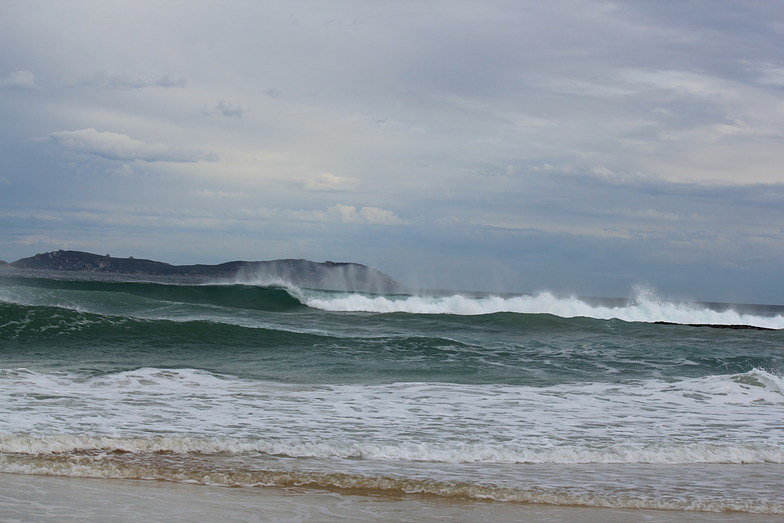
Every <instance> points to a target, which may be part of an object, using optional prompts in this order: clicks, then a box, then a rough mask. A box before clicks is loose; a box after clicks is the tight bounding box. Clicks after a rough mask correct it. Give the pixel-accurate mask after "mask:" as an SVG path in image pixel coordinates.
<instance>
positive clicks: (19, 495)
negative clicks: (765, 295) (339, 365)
mask: <svg viewBox="0 0 784 523" xmlns="http://www.w3.org/2000/svg"><path fill="white" fill-rule="evenodd" d="M0 520H2V521H4V522H9V523H10V522H49V521H52V522H54V521H58V522H65V521H113V522H138V521H164V520H165V521H188V522H202V521H204V522H207V521H224V522H228V521H231V522H241V521H248V522H250V521H280V522H299V521H318V522H333V521H334V522H342V521H357V522H360V521H411V522H413V521H417V522H420V521H450V522H466V523H468V522H471V523H473V522H476V521H494V522H503V521H537V522H538V521H543V522H564V523H578V522H579V523H592V522H596V523H599V522H603V523H622V522H623V523H627V522H657V523H659V522H665V523H667V522H672V523H675V522H679V523H680V522H708V521H710V522H744V523H745V522H749V523H752V522H753V523H757V522H760V523H761V522H766V523H767V522H773V521H781V516H780V515H761V514H740V513H730V514H727V513H722V514H718V513H701V512H678V511H654V510H629V509H596V508H582V507H557V506H549V505H529V504H517V503H498V502H480V501H458V500H440V499H438V498H433V497H426V498H425V497H419V496H400V497H395V496H378V495H358V494H357V495H355V494H338V493H334V492H323V491H313V490H299V489H280V488H271V487H256V488H227V487H209V486H203V485H190V484H177V483H168V482H161V481H142V480H105V479H84V478H68V477H60V476H32V475H21V474H19V475H17V474H0Z"/></svg>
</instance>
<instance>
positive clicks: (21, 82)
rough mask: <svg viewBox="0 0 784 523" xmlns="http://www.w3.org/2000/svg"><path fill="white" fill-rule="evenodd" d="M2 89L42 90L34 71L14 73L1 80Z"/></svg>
mask: <svg viewBox="0 0 784 523" xmlns="http://www.w3.org/2000/svg"><path fill="white" fill-rule="evenodd" d="M0 87H6V88H11V89H40V87H39V86H38V83H36V81H35V74H33V72H32V71H27V70H23V71H13V72H12V73H9V74H8V76H6V77H4V78H0Z"/></svg>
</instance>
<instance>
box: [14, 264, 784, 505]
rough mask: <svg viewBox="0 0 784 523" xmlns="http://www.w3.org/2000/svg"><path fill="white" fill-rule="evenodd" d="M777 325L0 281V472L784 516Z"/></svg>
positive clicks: (708, 311)
mask: <svg viewBox="0 0 784 523" xmlns="http://www.w3.org/2000/svg"><path fill="white" fill-rule="evenodd" d="M657 321H663V322H671V323H684V324H723V325H754V326H757V327H766V328H768V329H774V330H749V329H742V330H736V329H706V328H697V327H690V326H686V325H659V324H655V323H653V322H657ZM781 324H782V316H781V311H780V309H779V308H776V307H763V306H744V307H729V306H721V305H704V304H696V303H692V304H685V303H675V302H668V301H664V300H660V299H657V298H655V297H654V296H652V295H651V294H650V293H647V294H646V293H640V294H638V296H637V297H636V299H634V300H630V301H628V302H622V301H612V300H586V299H576V298H559V297H555V296H552V295H550V294H539V295H535V296H505V297H497V296H496V297H494V296H487V295H485V296H458V295H452V296H449V295H441V296H429V297H428V296H405V295H373V294H357V293H345V292H342V293H341V292H327V291H316V290H308V289H299V288H296V287H294V286H291V285H286V284H284V283H281V282H278V283H276V284H273V285H268V286H255V285H249V284H237V283H235V282H228V283H197V282H192V281H191V282H182V281H158V282H154V281H148V282H141V281H117V280H106V279H92V280H89V279H74V278H73V277H71V279H56V278H50V277H33V278H31V277H22V276H11V275H7V276H2V275H0V351H2V355H3V358H2V362H3V364H2V367H0V397H2V398H3V402H2V403H1V404H0V472H14V473H25V474H48V475H70V476H85V477H105V478H137V479H158V480H165V481H186V482H192V483H193V482H195V483H204V484H215V485H226V486H231V485H243V486H257V487H260V486H264V485H276V486H299V487H306V488H317V489H327V490H333V491H335V492H356V491H367V492H373V493H377V494H394V495H401V494H405V493H426V494H431V495H437V496H443V497H446V498H450V497H455V498H461V499H464V498H474V499H484V500H495V501H497V502H537V503H551V504H564V505H590V506H612V507H626V508H667V509H678V510H698V511H728V510H731V511H744V512H759V513H768V514H781V513H784V504H782V503H781V501H780V494H781V492H784V479H782V478H784V451H783V450H782V449H784V425H782V423H781V420H782V419H784V378H783V377H782V376H784V353H782V351H781V347H782V345H784V343H782V342H784V331H782V330H776V329H781ZM684 465H688V467H684ZM620 485H622V486H623V487H620Z"/></svg>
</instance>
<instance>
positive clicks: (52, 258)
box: [9, 250, 406, 293]
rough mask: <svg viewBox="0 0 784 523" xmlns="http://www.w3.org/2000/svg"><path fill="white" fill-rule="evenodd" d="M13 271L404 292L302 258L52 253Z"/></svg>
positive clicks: (355, 268)
mask: <svg viewBox="0 0 784 523" xmlns="http://www.w3.org/2000/svg"><path fill="white" fill-rule="evenodd" d="M9 265H10V266H11V267H14V268H17V269H32V270H47V271H76V272H92V273H107V274H130V275H148V276H190V277H203V278H235V279H238V280H239V281H247V282H249V283H252V282H264V281H285V282H290V283H292V284H295V285H298V286H301V287H308V288H315V289H330V290H348V291H359V292H379V293H398V292H405V290H406V288H405V286H404V285H402V284H400V283H398V282H397V281H395V280H393V279H392V278H390V277H389V276H387V275H386V274H384V273H382V272H381V271H378V270H376V269H373V268H370V267H367V266H366V265H361V264H359V263H344V262H341V263H337V262H331V261H327V262H313V261H310V260H302V259H287V260H272V261H252V262H248V261H231V262H226V263H221V264H219V265H171V264H169V263H164V262H159V261H154V260H146V259H138V258H133V257H130V258H115V257H112V256H109V255H108V254H107V255H105V256H101V255H99V254H92V253H89V252H80V251H63V250H59V251H53V252H47V253H43V254H36V255H35V256H31V257H30V258H23V259H21V260H17V261H15V262H13V263H11V264H9Z"/></svg>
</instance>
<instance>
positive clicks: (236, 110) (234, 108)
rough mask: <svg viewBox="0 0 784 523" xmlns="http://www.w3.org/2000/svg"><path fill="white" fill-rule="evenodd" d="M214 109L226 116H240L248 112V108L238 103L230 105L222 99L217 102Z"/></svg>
mask: <svg viewBox="0 0 784 523" xmlns="http://www.w3.org/2000/svg"><path fill="white" fill-rule="evenodd" d="M215 111H217V112H218V113H220V114H222V115H223V116H225V117H226V118H242V117H244V116H245V114H246V113H247V112H248V109H245V108H243V107H240V106H238V105H230V104H228V103H226V102H225V101H224V100H221V101H220V102H218V105H216V106H215Z"/></svg>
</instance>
